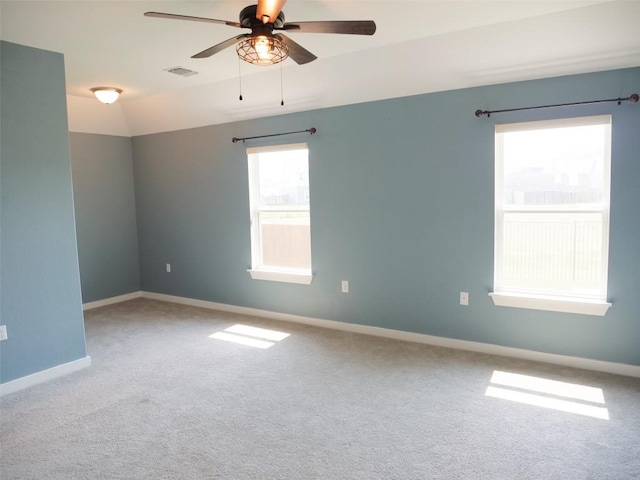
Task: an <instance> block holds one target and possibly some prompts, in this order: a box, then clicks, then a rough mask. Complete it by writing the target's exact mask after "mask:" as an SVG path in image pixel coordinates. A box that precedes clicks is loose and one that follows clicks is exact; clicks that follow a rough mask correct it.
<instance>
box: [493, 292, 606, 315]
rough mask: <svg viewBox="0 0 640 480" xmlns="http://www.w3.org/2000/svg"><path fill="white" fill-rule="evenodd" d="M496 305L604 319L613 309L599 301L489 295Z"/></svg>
mask: <svg viewBox="0 0 640 480" xmlns="http://www.w3.org/2000/svg"><path fill="white" fill-rule="evenodd" d="M489 296H490V297H491V299H492V300H493V303H494V305H496V306H499V307H516V308H530V309H533V310H547V311H550V312H563V313H579V314H582V315H597V316H600V317H604V315H605V314H606V313H607V310H609V307H611V304H610V303H608V302H603V301H598V300H586V299H584V300H569V299H566V298H559V297H543V296H535V295H525V294H521V293H520V294H518V293H496V292H493V293H489Z"/></svg>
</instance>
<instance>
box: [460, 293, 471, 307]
mask: <svg viewBox="0 0 640 480" xmlns="http://www.w3.org/2000/svg"><path fill="white" fill-rule="evenodd" d="M460 305H464V306H467V305H469V292H460Z"/></svg>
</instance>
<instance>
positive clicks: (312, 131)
mask: <svg viewBox="0 0 640 480" xmlns="http://www.w3.org/2000/svg"><path fill="white" fill-rule="evenodd" d="M317 131H318V130H316V128H315V127H311V128H309V129H307V130H298V131H297V132H284V133H271V134H269V135H258V136H256V137H244V138H238V137H233V138H232V139H231V141H232V142H233V143H236V142H239V141H240V140H242V141H243V142H244V141H245V140H253V139H254V138H267V137H279V136H281V135H293V134H294V133H307V132H308V133H309V134H310V135H313V134H314V133H316V132H317Z"/></svg>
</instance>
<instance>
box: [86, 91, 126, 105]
mask: <svg viewBox="0 0 640 480" xmlns="http://www.w3.org/2000/svg"><path fill="white" fill-rule="evenodd" d="M91 91H92V92H93V94H94V95H95V96H96V98H97V99H98V100H100V101H101V102H102V103H106V104H109V103H113V102H115V101H116V100H118V97H119V96H120V94H121V93H122V90H120V89H119V88H114V87H93V88H92V89H91Z"/></svg>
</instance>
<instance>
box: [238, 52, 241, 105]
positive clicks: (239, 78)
mask: <svg viewBox="0 0 640 480" xmlns="http://www.w3.org/2000/svg"><path fill="white" fill-rule="evenodd" d="M238 84H239V85H240V97H238V98H239V100H240V101H242V73H241V72H240V57H238Z"/></svg>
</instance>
